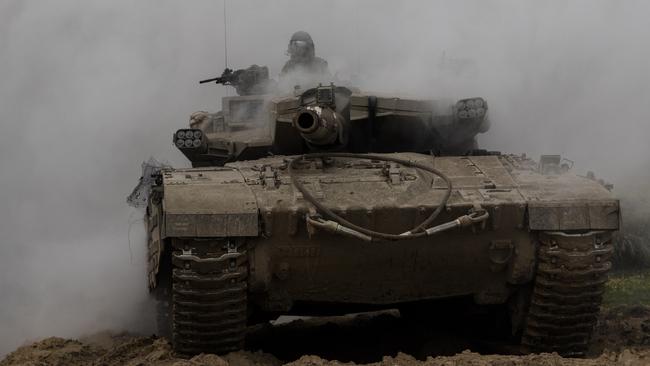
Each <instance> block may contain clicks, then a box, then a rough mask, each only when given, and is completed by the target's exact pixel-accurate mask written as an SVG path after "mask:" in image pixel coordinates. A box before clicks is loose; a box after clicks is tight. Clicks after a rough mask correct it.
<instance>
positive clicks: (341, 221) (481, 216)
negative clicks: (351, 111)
mask: <svg viewBox="0 0 650 366" xmlns="http://www.w3.org/2000/svg"><path fill="white" fill-rule="evenodd" d="M326 158H352V159H367V160H376V161H385V162H393V163H397V164H400V165H403V166H407V167H412V168H415V169H420V170H424V171H427V172H429V173H432V174H433V175H435V176H438V177H440V178H441V179H442V180H443V181H444V182H445V184H446V190H445V195H444V197H443V199H442V202H441V203H440V205H439V206H438V207H436V209H435V210H434V211H433V213H431V215H429V217H427V218H426V219H425V220H424V221H423V222H422V223H420V224H419V225H418V226H416V227H414V228H413V229H411V230H409V231H406V232H404V233H402V234H391V233H384V232H381V231H375V230H370V229H367V228H364V227H361V226H358V225H355V224H353V223H351V222H349V221H347V220H346V219H345V218H343V217H341V216H339V215H338V214H336V213H334V212H333V211H332V210H330V209H329V208H327V207H325V205H323V204H322V203H320V202H319V201H318V199H316V198H315V197H314V196H313V195H312V194H311V193H309V191H307V190H306V189H305V186H304V185H303V184H302V183H301V182H300V180H299V179H298V176H297V175H296V174H295V169H296V165H297V164H298V162H302V161H305V160H313V159H326ZM288 173H289V176H290V177H291V183H292V184H293V185H294V187H296V189H298V191H300V193H302V196H303V198H304V199H305V200H306V201H307V202H309V203H311V204H312V205H314V207H316V211H317V212H318V213H319V214H320V215H322V216H324V217H325V218H327V219H324V218H323V217H320V216H318V215H309V214H308V215H307V217H306V219H307V224H308V225H311V226H313V227H315V228H318V229H322V230H326V231H330V232H333V233H338V234H342V235H347V236H351V237H354V238H357V239H361V240H364V241H378V240H409V239H416V238H421V237H424V236H429V235H434V234H439V233H441V232H444V231H447V230H450V229H453V228H455V227H467V226H470V225H473V224H476V223H480V222H483V221H485V220H487V219H488V217H489V214H488V212H487V211H486V210H484V209H481V208H479V209H473V210H472V211H470V212H469V213H468V214H467V215H463V216H459V217H458V218H456V219H455V220H452V221H449V222H446V223H443V224H440V225H437V226H433V227H429V226H430V225H431V223H433V221H434V220H435V219H436V218H437V217H438V215H439V214H440V212H441V211H442V210H443V208H444V207H445V206H446V205H447V202H448V201H449V197H450V196H451V192H452V186H451V180H450V179H449V178H448V177H447V176H446V175H445V174H444V173H443V172H441V171H440V170H438V169H436V168H433V167H429V166H426V165H424V164H420V163H417V162H414V161H411V160H404V159H399V158H395V157H392V156H383V155H372V154H352V153H312V154H304V155H301V156H298V157H296V158H295V159H293V160H291V162H290V163H289V165H288Z"/></svg>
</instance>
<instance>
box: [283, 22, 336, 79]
mask: <svg viewBox="0 0 650 366" xmlns="http://www.w3.org/2000/svg"><path fill="white" fill-rule="evenodd" d="M287 55H289V57H290V59H289V60H288V61H287V62H286V63H285V64H284V67H283V68H282V71H281V72H280V77H284V76H286V75H287V74H290V73H293V72H302V73H308V74H313V75H318V76H329V69H328V67H327V61H325V60H323V59H322V58H320V57H317V56H316V47H314V41H313V40H312V39H311V36H310V35H309V33H307V32H304V31H298V32H296V33H294V34H293V35H292V36H291V40H289V47H288V48H287Z"/></svg>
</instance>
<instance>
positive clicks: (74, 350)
mask: <svg viewBox="0 0 650 366" xmlns="http://www.w3.org/2000/svg"><path fill="white" fill-rule="evenodd" d="M281 364H282V362H280V361H279V360H278V359H276V358H275V357H273V356H271V355H268V354H263V353H260V352H257V353H251V352H233V353H230V354H228V355H225V356H221V357H219V356H216V355H203V354H202V355H198V356H195V357H193V358H191V359H184V358H179V357H177V356H175V355H174V353H173V352H172V349H171V346H170V344H169V342H168V341H167V340H166V339H165V338H156V337H139V336H133V335H127V334H117V335H113V334H110V333H101V334H97V335H93V336H90V337H86V338H83V339H81V340H69V339H62V338H56V337H52V338H47V339H44V340H42V341H40V342H36V343H34V344H31V345H29V346H24V347H20V348H19V349H17V350H16V351H14V352H12V353H11V354H9V355H8V356H7V357H6V358H5V359H4V360H2V361H1V362H0V366H19V365H20V366H89V365H91V366H118V365H119V366H121V365H125V366H144V365H155V366H229V365H232V366H261V365H270V366H273V365H281Z"/></svg>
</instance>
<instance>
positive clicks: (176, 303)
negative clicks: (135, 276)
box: [172, 238, 248, 355]
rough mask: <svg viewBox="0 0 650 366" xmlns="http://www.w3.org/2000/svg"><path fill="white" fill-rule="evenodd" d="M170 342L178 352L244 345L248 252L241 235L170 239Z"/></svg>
mask: <svg viewBox="0 0 650 366" xmlns="http://www.w3.org/2000/svg"><path fill="white" fill-rule="evenodd" d="M172 245H173V248H174V252H173V253H172V263H173V267H174V268H173V273H172V344H173V346H174V350H175V351H176V352H178V353H181V354H186V355H194V354H198V353H216V354H222V353H226V352H230V351H236V350H240V349H242V348H243V346H244V338H245V336H246V329H247V302H248V299H247V281H246V279H247V277H248V257H247V253H246V247H245V243H244V241H243V239H239V238H237V239H235V238H219V239H211V240H199V239H194V240H189V239H175V240H173V241H172Z"/></svg>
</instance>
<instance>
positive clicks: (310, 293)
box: [143, 80, 620, 356]
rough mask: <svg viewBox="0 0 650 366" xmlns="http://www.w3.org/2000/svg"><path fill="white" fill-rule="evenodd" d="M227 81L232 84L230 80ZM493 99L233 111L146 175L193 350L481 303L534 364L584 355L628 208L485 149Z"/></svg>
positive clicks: (371, 97)
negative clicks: (451, 301)
mask: <svg viewBox="0 0 650 366" xmlns="http://www.w3.org/2000/svg"><path fill="white" fill-rule="evenodd" d="M222 81H223V80H222ZM488 128H489V118H488V104H487V102H486V101H485V100H484V99H483V98H467V99H462V100H459V101H457V102H455V103H454V102H451V103H450V102H444V101H435V100H420V99H414V98H403V97H398V96H381V95H377V94H371V93H365V92H362V91H360V90H358V89H354V88H347V87H342V86H336V85H333V84H332V85H325V86H323V85H319V86H318V87H314V88H311V89H307V90H301V89H296V90H295V91H294V93H292V94H289V95H284V96H277V95H245V96H235V97H225V98H223V100H222V111H220V112H218V113H208V112H197V113H195V114H193V115H192V117H191V119H190V126H189V127H188V128H182V129H180V130H178V131H176V132H175V133H174V134H173V142H174V144H175V145H176V147H178V149H179V150H180V151H181V152H182V153H183V154H184V155H185V156H186V157H187V158H188V160H189V161H190V162H191V164H192V168H184V169H173V168H169V167H165V168H161V169H156V170H155V171H153V172H152V173H151V174H149V176H147V177H143V179H144V178H146V181H149V182H150V191H149V192H148V194H147V195H146V202H147V208H146V226H147V229H148V230H147V231H148V253H149V256H148V258H149V265H148V266H149V267H148V280H149V281H148V282H149V288H150V289H151V291H152V292H153V293H155V294H157V296H158V298H159V300H160V302H159V304H160V306H159V320H160V322H159V326H160V331H161V333H163V334H169V335H170V336H171V339H172V344H173V347H174V349H175V350H176V351H178V352H180V353H184V354H196V353H200V352H212V353H225V352H228V351H233V350H238V349H241V348H242V347H244V342H245V338H246V332H247V329H248V327H249V326H251V325H252V324H255V323H256V322H263V321H267V320H269V319H273V318H275V317H277V316H278V315H282V314H294V315H323V314H328V315H331V314H334V313H346V312H359V311H364V310H376V309H381V308H398V309H399V308H401V307H402V306H403V305H409V304H411V305H412V304H420V303H422V304H426V303H427V302H429V301H435V300H437V299H446V298H456V297H466V298H470V299H472V301H473V302H474V303H475V304H478V305H495V304H503V305H504V306H507V307H508V309H510V310H509V311H510V319H511V325H512V333H513V334H514V335H515V336H516V337H518V339H520V342H521V345H522V347H523V349H524V350H526V351H530V352H539V351H547V352H550V351H554V352H558V353H560V354H562V355H565V356H581V355H583V354H584V352H585V350H586V349H587V346H588V344H589V340H590V336H591V333H592V330H593V328H594V325H595V323H596V319H597V316H598V312H599V307H600V303H601V298H602V295H603V286H604V283H605V282H606V280H607V272H608V271H609V269H610V267H611V264H610V257H611V255H612V250H613V247H612V242H611V240H612V239H611V238H612V233H613V232H614V231H616V230H617V229H618V227H619V219H620V217H619V203H618V201H617V200H616V199H615V198H613V197H612V195H611V194H610V192H609V190H608V189H607V188H606V187H604V186H603V185H602V184H600V183H599V182H598V181H596V180H595V179H592V178H590V177H582V176H578V175H576V174H573V173H571V164H570V163H568V162H567V161H565V160H563V159H562V158H561V157H560V156H558V155H546V156H542V158H541V159H540V160H539V161H533V160H531V159H530V158H528V157H526V156H525V155H508V154H500V153H497V152H489V151H485V150H479V149H477V146H476V139H475V136H476V135H477V134H478V133H481V132H485V131H487V129H488Z"/></svg>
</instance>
